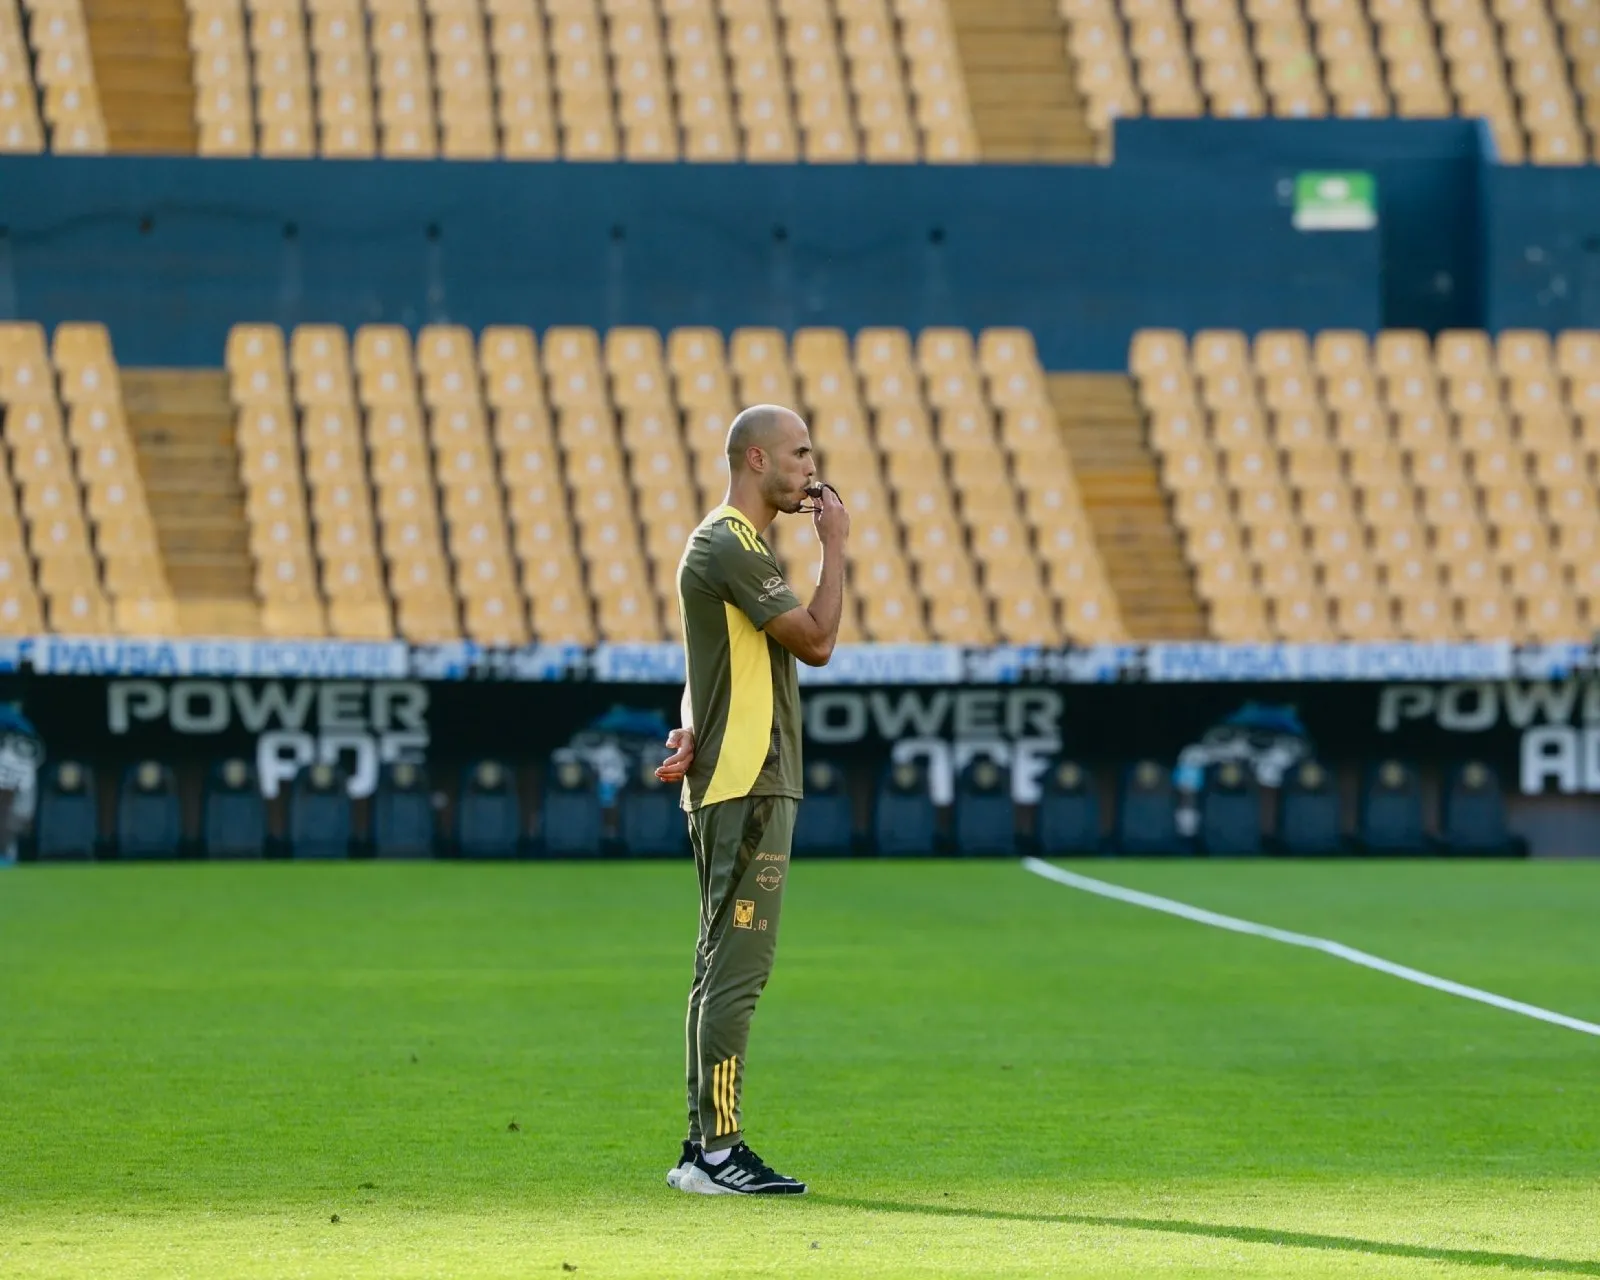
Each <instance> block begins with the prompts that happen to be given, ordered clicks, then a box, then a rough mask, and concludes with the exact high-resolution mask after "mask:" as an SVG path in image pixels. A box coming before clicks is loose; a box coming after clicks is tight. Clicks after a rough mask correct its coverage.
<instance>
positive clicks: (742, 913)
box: [733, 898, 756, 929]
mask: <svg viewBox="0 0 1600 1280" xmlns="http://www.w3.org/2000/svg"><path fill="white" fill-rule="evenodd" d="M755 921H756V904H755V903H754V902H751V901H750V900H749V899H748V898H735V899H734V900H733V927H734V928H735V929H753V928H754V927H755Z"/></svg>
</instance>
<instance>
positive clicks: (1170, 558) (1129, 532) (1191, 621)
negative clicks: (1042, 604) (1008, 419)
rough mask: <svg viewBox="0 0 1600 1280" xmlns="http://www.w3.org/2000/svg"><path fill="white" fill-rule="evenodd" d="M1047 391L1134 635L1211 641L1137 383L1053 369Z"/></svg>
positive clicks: (1123, 377) (1124, 617)
mask: <svg viewBox="0 0 1600 1280" xmlns="http://www.w3.org/2000/svg"><path fill="white" fill-rule="evenodd" d="M1045 388H1046V391H1047V393H1048V394H1049V397H1050V403H1051V405H1052V407H1053V408H1054V409H1055V413H1056V420H1057V421H1058V422H1059V423H1060V424H1061V433H1062V438H1063V439H1064V440H1065V442H1066V446H1067V451H1068V453H1070V454H1071V455H1072V462H1073V467H1074V470H1075V471H1076V474H1077V477H1078V488H1079V491H1080V492H1081V493H1082V494H1083V506H1084V511H1085V513H1086V514H1087V515H1088V517H1089V523H1090V525H1091V526H1092V527H1093V529H1094V535H1095V541H1096V543H1097V544H1098V545H1099V548H1100V557H1101V559H1102V560H1103V561H1104V562H1105V567H1106V576H1107V578H1108V579H1109V580H1110V582H1111V585H1112V588H1113V589H1114V590H1115V591H1116V593H1117V600H1118V602H1119V603H1120V604H1121V606H1122V620H1123V623H1124V625H1125V626H1126V627H1127V629H1128V634H1129V635H1130V636H1132V637H1133V638H1134V639H1136V640H1190V639H1194V640H1198V639H1204V638H1205V636H1206V634H1207V632H1206V625H1205V617H1204V615H1203V614H1202V612H1201V609H1200V602H1199V600H1198V599H1197V598H1196V596H1195V592H1194V584H1193V581H1192V579H1191V577H1190V573H1189V569H1188V566H1187V564H1185V562H1184V558H1183V548H1182V546H1181V545H1180V544H1179V542H1178V537H1177V534H1176V533H1175V532H1174V529H1173V524H1172V521H1171V519H1170V518H1169V516H1168V513H1167V503H1166V498H1165V496H1164V495H1163V493H1162V491H1161V484H1160V478H1159V473H1158V471H1157V469H1156V459H1155V455H1154V454H1152V453H1151V452H1150V449H1149V446H1148V445H1147V444H1146V442H1145V437H1144V421H1143V416H1142V415H1141V414H1140V412H1139V404H1138V401H1137V400H1136V399H1135V397H1134V393H1133V383H1132V381H1131V380H1130V379H1129V378H1128V377H1127V376H1126V375H1125V374H1120V373H1116V374H1098V373H1092V374H1085V373H1052V374H1048V375H1046V378H1045Z"/></svg>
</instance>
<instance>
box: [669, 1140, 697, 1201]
mask: <svg viewBox="0 0 1600 1280" xmlns="http://www.w3.org/2000/svg"><path fill="white" fill-rule="evenodd" d="M699 1154H700V1144H699V1143H698V1142H690V1141H689V1139H687V1138H685V1139H684V1140H683V1154H682V1155H681V1156H679V1157H678V1163H677V1164H675V1165H673V1166H672V1168H670V1169H668V1170H667V1185H668V1186H669V1187H671V1188H672V1189H673V1190H674V1191H676V1190H677V1189H678V1184H679V1183H681V1182H682V1181H683V1171H684V1170H685V1169H687V1168H688V1167H689V1166H690V1165H692V1164H693V1163H694V1158H695V1157H696V1156H697V1155H699Z"/></svg>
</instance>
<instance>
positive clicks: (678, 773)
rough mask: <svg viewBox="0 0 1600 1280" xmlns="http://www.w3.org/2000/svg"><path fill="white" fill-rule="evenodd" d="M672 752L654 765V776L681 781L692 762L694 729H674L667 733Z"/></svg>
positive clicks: (663, 779) (668, 745)
mask: <svg viewBox="0 0 1600 1280" xmlns="http://www.w3.org/2000/svg"><path fill="white" fill-rule="evenodd" d="M667 747H668V748H669V749H670V750H671V752H672V754H671V755H670V756H668V757H667V758H666V759H665V760H663V761H662V762H661V763H660V764H659V765H657V766H656V777H658V778H660V779H661V781H663V782H682V781H683V775H684V774H686V773H688V772H689V766H690V765H691V764H693V763H694V730H693V729H674V730H673V731H672V732H671V733H669V734H668V735H667Z"/></svg>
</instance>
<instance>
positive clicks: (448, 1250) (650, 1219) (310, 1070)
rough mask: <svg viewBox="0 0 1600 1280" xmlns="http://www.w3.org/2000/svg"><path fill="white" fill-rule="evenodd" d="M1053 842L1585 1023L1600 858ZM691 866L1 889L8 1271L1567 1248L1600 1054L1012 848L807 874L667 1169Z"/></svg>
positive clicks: (52, 883)
mask: <svg viewBox="0 0 1600 1280" xmlns="http://www.w3.org/2000/svg"><path fill="white" fill-rule="evenodd" d="M1083 869H1085V870H1087V871H1088V872H1089V874H1092V875H1099V876H1102V877H1105V878H1109V879H1113V880H1116V881H1118V882H1120V883H1123V884H1128V885H1133V886H1135V887H1138V888H1143V889H1149V890H1152V891H1154V892H1157V893H1162V894H1166V895H1168V896H1172V897H1176V898H1180V899H1182V900H1184V901H1187V902H1192V903H1196V904H1198V905H1201V906H1206V907H1210V908H1213V909H1216V910H1220V911H1224V912H1228V913H1231V914H1235V915H1241V916H1244V917H1245V918H1247V919H1252V920H1256V921H1260V922H1262V923H1267V924H1275V925H1279V926H1282V927H1285V928H1291V929H1299V930H1302V931H1305V932H1309V933H1314V934H1319V935H1323V936H1328V937H1333V938H1337V939H1338V940H1340V941H1343V942H1346V943H1349V944H1351V945H1353V946H1356V947H1361V948H1364V949H1366V950H1369V951H1372V952H1375V953H1377V954H1378V955H1382V956H1384V957H1386V958H1389V959H1392V960H1396V961H1399V962H1402V963H1407V964H1411V965H1415V966H1417V967H1418V968H1421V969H1425V970H1428V971H1430V972H1433V973H1437V974H1440V975H1442V976H1445V977H1450V978H1454V979H1456V980H1458V981H1462V982H1466V983H1471V984H1473V985H1477V986H1481V987H1485V988H1487V989H1489V990H1491V991H1495V992H1497V993H1500V994H1503V995H1508V996H1513V997H1516V998H1519V999H1522V1000H1526V1001H1529V1002H1532V1003H1534V1004H1539V1005H1544V1006H1546V1007H1548V1008H1553V1009H1557V1010H1560V1011H1562V1012H1564V1013H1569V1014H1573V1015H1575V1016H1578V1017H1582V1018H1587V1019H1590V1020H1600V864H1490V863H1481V864H1445V863H1389V864H1351V863H1334V864H1312V863H1277V862H1268V863H1257V864H1245V863H1234V864H1196V863H1140V864H1123V863H1116V862H1098V863H1094V864H1091V865H1087V866H1086V867H1084V868H1083ZM693 883H694V882H693V874H692V871H691V869H690V868H689V867H688V866H687V865H659V864H657V865H526V864H524V865H516V866H468V865H458V864H427V865H405V866H395V865H375V864H362V865H338V866H296V865H286V864H266V865H251V866H237V865H234V866H227V865H221V866H205V865H198V866H148V867H127V866H123V867H119V866H105V867H81V868H27V867H24V868H21V869H19V870H17V871H14V872H9V873H5V874H3V875H0V1016H3V1019H4V1030H3V1033H0V1276H4V1277H6V1278H7V1280H33V1278H37V1277H51V1278H52V1280H53V1278H55V1277H80V1276H81V1277H107V1276H116V1277H121V1276H137V1277H152V1278H154V1277H160V1278H162V1280H168V1278H174V1277H229V1278H231V1277H272V1278H274V1280H277V1278H279V1277H285V1278H287V1277H341V1278H343V1277H383V1278H385V1280H390V1278H396V1280H400V1278H409V1277H435V1276H437V1277H490V1276H493V1277H502V1276H503V1277H526V1276H535V1277H536V1276H542V1275H550V1276H564V1275H570V1274H575V1275H576V1276H577V1277H578V1280H583V1278H584V1277H611V1276H641V1277H655V1276H684V1277H711V1276H751V1275H763V1276H778V1277H808V1276H838V1277H854V1276H862V1277H877V1276H1046V1275H1055V1276H1140V1277H1144V1276H1260V1277H1300V1276H1382V1277H1390V1276H1398V1277H1412V1276H1430V1277H1432V1276H1438V1277H1462V1278H1465V1277H1473V1276H1504V1275H1507V1274H1511V1273H1526V1274H1529V1275H1543V1274H1547V1275H1577V1276H1600V1040H1597V1039H1594V1038H1590V1037H1587V1036H1584V1035H1581V1034H1578V1033H1575V1032H1572V1031H1569V1030H1563V1029H1560V1028H1556V1027H1552V1026H1547V1025H1544V1024H1541V1023H1538V1022H1535V1021H1532V1020H1529V1019H1526V1018H1521V1017H1517V1016H1515V1015H1512V1014H1509V1013H1505V1012H1502V1011H1499V1010H1496V1009H1491V1008H1486V1007H1483V1006H1480V1005H1476V1004H1472V1003H1469V1002H1467V1001H1463V1000H1459V999H1455V998H1452V997H1450V996H1447V995H1443V994H1440V993H1437V992H1433V991H1428V990H1424V989H1422V988H1419V987H1415V986H1411V985H1408V984H1406V983H1403V982H1400V981H1397V980H1395V979H1393V978H1390V977H1386V976H1383V975H1381V974H1376V973H1372V972H1368V971H1366V970H1362V969H1359V968H1356V967H1354V966H1351V965H1348V964H1342V963H1340V962H1338V961H1336V960H1333V959H1331V958H1329V957H1327V956H1323V955H1317V954H1313V953H1309V952H1305V951H1300V950H1296V949H1294V948H1289V947H1285V946H1281V945H1278V944H1275V943H1272V942H1269V941H1265V940H1262V939H1258V938H1251V937H1240V936H1236V935H1233V934H1229V933H1225V932H1222V931H1218V930H1215V929H1208V928H1205V927H1202V926H1200V925H1197V924H1193V923H1189V922H1187V921H1183V920H1175V919H1172V918H1169V917H1166V916H1162V915H1158V914H1156V913H1152V912H1149V911H1142V910H1139V909H1137V908H1134V907H1130V906H1125V905H1122V904H1120V903H1114V902H1107V901H1103V900H1100V899H1097V898H1093V897H1090V896H1087V895H1084V894H1081V893H1077V892H1074V891H1072V890H1069V889H1066V888H1063V887H1061V886H1058V885H1054V884H1050V883H1047V882H1045V881H1043V880H1041V879H1039V878H1038V877H1035V876H1031V875H1029V874H1027V873H1026V872H1024V871H1023V870H1022V869H1020V868H1019V867H1018V866H1017V865H1016V864H1015V863H1010V862H1007V863H963V862H942V863H927V862H915V863H913V862H906V863H884V862H871V863H852V864H843V863H805V862H802V863H800V864H799V865H797V866H796V868H795V872H794V876H793V882H792V886H791V888H790V890H789V900H788V902H787V903H786V904H785V911H784V937H783V940H782V944H781V946H780V948H779V959H778V968H777V972H776V975H775V977H774V979H773V981H772V984H771V986H770V987H769V988H768V991H767V994H766V996H765V998H764V999H763V1002H762V1005H761V1008H760V1010H759V1012H758V1014H757V1017H756V1023H755V1030H754V1035H753V1038H752V1043H751V1053H750V1063H751V1066H750V1077H749V1084H748V1094H747V1098H746V1107H747V1120H748V1122H749V1124H750V1130H749V1132H750V1138H751V1141H752V1144H753V1145H754V1146H755V1147H756V1148H757V1150H759V1151H760V1152H761V1153H762V1154H763V1155H764V1156H766V1157H767V1158H768V1159H770V1160H771V1161H772V1162H773V1163H774V1164H775V1165H777V1166H778V1167H780V1168H782V1169H784V1170H787V1171H792V1172H794V1173H796V1174H799V1175H801V1176H803V1177H806V1178H808V1179H810V1181H811V1184H812V1190H813V1194H811V1195H810V1196H807V1197H806V1198H804V1199H803V1200H795V1201H787V1200H786V1201H751V1200H741V1199H736V1198H732V1197H717V1198H709V1199H701V1198H699V1197H690V1196H684V1195H681V1194H679V1193H676V1192H672V1191H669V1190H668V1189H667V1187H666V1186H665V1185H664V1183H663V1174H664V1171H665V1170H666V1168H667V1166H668V1164H669V1163H670V1160H671V1157H672V1156H673V1155H674V1154H675V1151H676V1148H677V1144H678V1140H679V1138H680V1137H681V1118H680V1112H681V1107H682V1086H681V1083H680V1072H681V1058H682V1048H681V1036H682V1025H681V1019H682V1002H683V997H684V993H685V988H686V984H687V980H688V972H689V948H690V940H691V935H692V930H693V924H694V903H693V893H694V888H693ZM335 1219H336V1220H335ZM570 1268H576V1271H575V1272H573V1271H571V1270H570Z"/></svg>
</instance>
